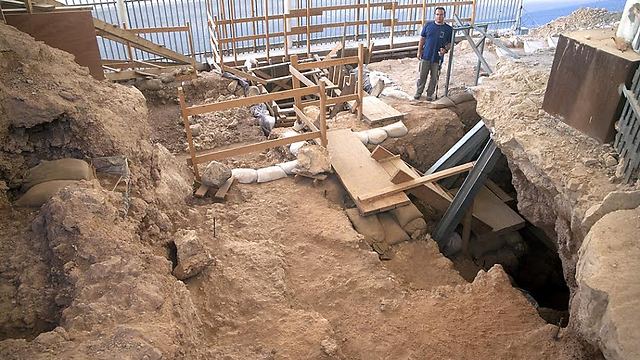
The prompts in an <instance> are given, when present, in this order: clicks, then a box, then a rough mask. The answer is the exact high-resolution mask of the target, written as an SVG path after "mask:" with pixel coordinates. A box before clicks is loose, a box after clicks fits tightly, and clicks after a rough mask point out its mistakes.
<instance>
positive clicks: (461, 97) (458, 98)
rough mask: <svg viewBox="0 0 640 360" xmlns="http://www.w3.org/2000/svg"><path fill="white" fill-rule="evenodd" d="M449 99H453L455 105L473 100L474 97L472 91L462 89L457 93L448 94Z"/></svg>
mask: <svg viewBox="0 0 640 360" xmlns="http://www.w3.org/2000/svg"><path fill="white" fill-rule="evenodd" d="M450 99H451V101H453V102H454V103H455V104H456V105H458V104H462V103H464V102H467V101H471V100H475V97H474V96H473V94H472V93H470V92H468V91H464V92H461V93H457V94H455V95H451V96H450Z"/></svg>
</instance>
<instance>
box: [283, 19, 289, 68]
mask: <svg viewBox="0 0 640 360" xmlns="http://www.w3.org/2000/svg"><path fill="white" fill-rule="evenodd" d="M287 25H288V24H287V14H282V26H283V27H282V28H283V29H284V57H285V61H286V59H288V58H289V36H288V35H287Z"/></svg>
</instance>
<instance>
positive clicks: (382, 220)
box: [346, 204, 427, 246]
mask: <svg viewBox="0 0 640 360" xmlns="http://www.w3.org/2000/svg"><path fill="white" fill-rule="evenodd" d="M346 212H347V216H348V217H349V220H351V223H352V224H353V227H354V228H355V229H356V231H358V232H359V233H360V234H362V235H364V236H365V238H368V239H370V240H371V242H373V243H379V242H382V243H384V244H385V245H386V246H389V245H396V244H399V243H401V242H403V241H407V240H409V239H411V238H417V237H418V236H420V235H421V234H423V233H424V232H425V231H426V228H427V224H426V222H425V221H424V218H423V215H422V213H421V212H420V210H418V208H417V207H416V206H415V205H413V204H410V205H407V206H403V207H400V208H397V209H394V210H392V211H388V212H384V213H380V214H373V215H368V216H362V215H360V213H359V212H358V209H356V208H354V209H347V210H346Z"/></svg>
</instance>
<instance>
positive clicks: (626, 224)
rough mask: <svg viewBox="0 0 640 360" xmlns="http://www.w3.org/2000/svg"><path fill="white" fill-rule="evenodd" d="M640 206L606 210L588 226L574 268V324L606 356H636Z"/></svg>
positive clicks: (639, 315)
mask: <svg viewBox="0 0 640 360" xmlns="http://www.w3.org/2000/svg"><path fill="white" fill-rule="evenodd" d="M639 233H640V208H635V209H633V210H620V211H615V212H612V213H609V214H608V215H605V216H604V217H603V218H602V219H600V220H599V221H597V222H596V223H595V225H593V227H592V228H591V230H590V231H589V233H588V234H587V237H586V238H585V240H584V242H583V243H582V246H581V247H580V259H579V260H578V266H577V271H576V282H577V283H578V289H577V291H576V293H575V296H574V298H573V303H572V310H573V312H574V314H575V318H576V319H577V320H578V324H577V326H576V328H577V329H578V331H579V332H580V333H581V334H582V335H583V336H584V338H585V339H587V340H588V341H589V342H591V343H593V344H596V345H598V346H599V347H600V349H601V350H602V352H603V354H604V355H605V357H606V358H607V359H615V360H619V359H620V360H622V359H629V360H631V359H639V358H640V341H639V339H640V329H639V328H638V324H640V282H638V274H640V242H638V234H639Z"/></svg>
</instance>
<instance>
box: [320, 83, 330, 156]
mask: <svg viewBox="0 0 640 360" xmlns="http://www.w3.org/2000/svg"><path fill="white" fill-rule="evenodd" d="M318 86H320V116H319V119H320V142H321V144H322V146H324V147H325V148H326V147H327V144H328V140H327V105H326V102H327V92H326V91H325V87H324V81H320V82H319V83H318Z"/></svg>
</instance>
